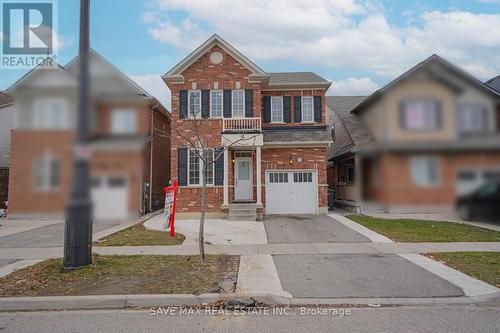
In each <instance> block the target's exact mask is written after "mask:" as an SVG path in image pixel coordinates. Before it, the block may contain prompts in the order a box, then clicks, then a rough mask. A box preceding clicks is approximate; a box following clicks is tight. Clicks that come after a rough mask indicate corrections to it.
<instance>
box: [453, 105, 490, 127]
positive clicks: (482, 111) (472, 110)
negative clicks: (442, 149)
mask: <svg viewBox="0 0 500 333" xmlns="http://www.w3.org/2000/svg"><path fill="white" fill-rule="evenodd" d="M457 117H458V130H459V131H460V132H481V131H484V130H486V129H487V128H488V119H487V118H488V116H487V110H486V108H484V107H483V106H481V105H477V104H467V105H459V106H458V110H457Z"/></svg>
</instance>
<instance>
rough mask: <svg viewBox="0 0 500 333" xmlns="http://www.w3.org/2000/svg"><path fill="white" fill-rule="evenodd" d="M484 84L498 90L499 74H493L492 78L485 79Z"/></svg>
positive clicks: (499, 89) (499, 86) (499, 90)
mask: <svg viewBox="0 0 500 333" xmlns="http://www.w3.org/2000/svg"><path fill="white" fill-rule="evenodd" d="M486 84H487V85H488V86H489V87H491V88H493V89H495V90H496V91H498V92H500V75H497V76H495V77H494V78H492V79H490V80H488V81H486Z"/></svg>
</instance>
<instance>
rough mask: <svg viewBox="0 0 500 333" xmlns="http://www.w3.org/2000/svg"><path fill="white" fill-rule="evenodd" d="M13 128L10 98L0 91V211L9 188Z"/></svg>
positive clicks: (3, 206)
mask: <svg viewBox="0 0 500 333" xmlns="http://www.w3.org/2000/svg"><path fill="white" fill-rule="evenodd" d="M13 126H14V119H13V109H12V98H11V96H9V95H7V94H5V93H3V92H1V91H0V209H4V208H5V201H7V194H8V188H9V156H10V131H11V130H12V127H13Z"/></svg>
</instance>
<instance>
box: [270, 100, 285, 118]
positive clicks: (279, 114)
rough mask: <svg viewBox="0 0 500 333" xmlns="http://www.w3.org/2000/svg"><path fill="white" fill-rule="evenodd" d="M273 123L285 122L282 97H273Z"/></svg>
mask: <svg viewBox="0 0 500 333" xmlns="http://www.w3.org/2000/svg"><path fill="white" fill-rule="evenodd" d="M271 122H272V123H282V122H283V97H281V96H272V97H271Z"/></svg>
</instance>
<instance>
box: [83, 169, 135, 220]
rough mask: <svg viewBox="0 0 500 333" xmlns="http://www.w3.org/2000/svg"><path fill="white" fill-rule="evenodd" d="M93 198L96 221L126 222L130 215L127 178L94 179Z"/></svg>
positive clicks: (104, 177)
mask: <svg viewBox="0 0 500 333" xmlns="http://www.w3.org/2000/svg"><path fill="white" fill-rule="evenodd" d="M91 197H92V203H93V208H94V219H96V220H124V219H126V218H127V215H128V209H127V207H128V186H127V181H126V179H125V177H121V176H118V177H117V176H109V177H108V176H103V177H95V178H93V179H92V189H91Z"/></svg>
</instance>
